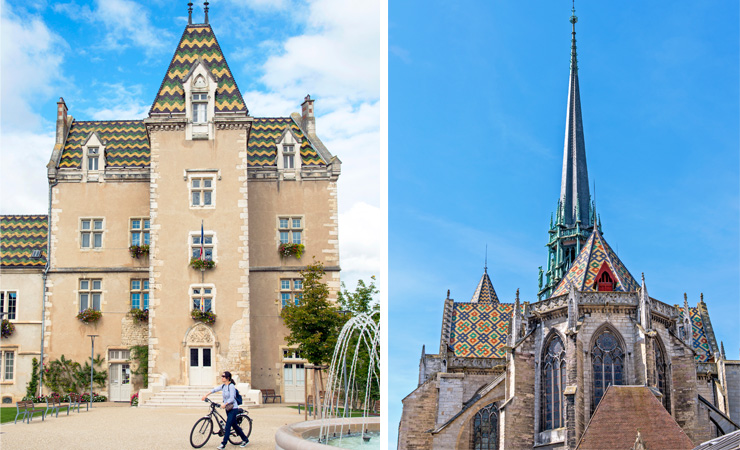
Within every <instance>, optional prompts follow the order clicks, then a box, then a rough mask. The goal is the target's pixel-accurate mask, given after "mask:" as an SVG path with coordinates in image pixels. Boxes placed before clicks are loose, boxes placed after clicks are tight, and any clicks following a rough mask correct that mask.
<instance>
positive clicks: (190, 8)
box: [188, 2, 193, 25]
mask: <svg viewBox="0 0 740 450" xmlns="http://www.w3.org/2000/svg"><path fill="white" fill-rule="evenodd" d="M192 24H193V2H188V25H192Z"/></svg>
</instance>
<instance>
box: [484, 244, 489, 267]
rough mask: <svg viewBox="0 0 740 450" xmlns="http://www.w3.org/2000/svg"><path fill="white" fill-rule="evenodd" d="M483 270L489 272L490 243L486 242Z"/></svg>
mask: <svg viewBox="0 0 740 450" xmlns="http://www.w3.org/2000/svg"><path fill="white" fill-rule="evenodd" d="M483 272H484V273H488V244H486V260H485V262H484V263H483Z"/></svg>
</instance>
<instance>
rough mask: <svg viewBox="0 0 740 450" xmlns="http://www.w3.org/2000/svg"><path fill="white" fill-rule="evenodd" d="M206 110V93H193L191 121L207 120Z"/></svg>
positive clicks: (204, 121)
mask: <svg viewBox="0 0 740 450" xmlns="http://www.w3.org/2000/svg"><path fill="white" fill-rule="evenodd" d="M201 78H202V77H201ZM207 111H208V94H193V123H206V122H208V112H207Z"/></svg>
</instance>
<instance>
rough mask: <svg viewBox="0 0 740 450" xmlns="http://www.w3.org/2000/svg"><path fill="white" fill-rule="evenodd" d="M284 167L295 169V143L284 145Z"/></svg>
mask: <svg viewBox="0 0 740 450" xmlns="http://www.w3.org/2000/svg"><path fill="white" fill-rule="evenodd" d="M283 168H285V169H295V146H294V145H293V144H290V145H288V144H285V145H283Z"/></svg>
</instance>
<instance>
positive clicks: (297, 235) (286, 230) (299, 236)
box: [278, 217, 303, 244]
mask: <svg viewBox="0 0 740 450" xmlns="http://www.w3.org/2000/svg"><path fill="white" fill-rule="evenodd" d="M278 232H279V233H280V243H281V244H303V218H302V217H279V218H278Z"/></svg>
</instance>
